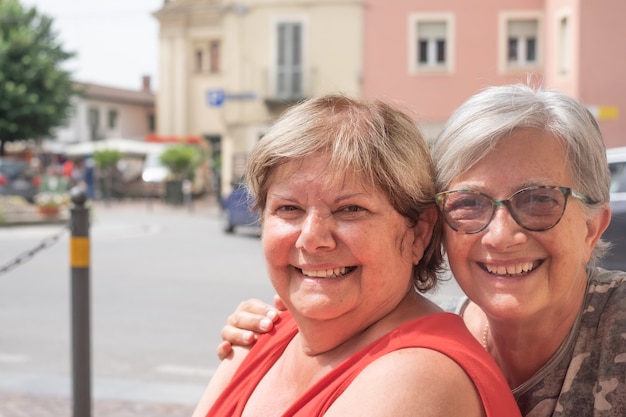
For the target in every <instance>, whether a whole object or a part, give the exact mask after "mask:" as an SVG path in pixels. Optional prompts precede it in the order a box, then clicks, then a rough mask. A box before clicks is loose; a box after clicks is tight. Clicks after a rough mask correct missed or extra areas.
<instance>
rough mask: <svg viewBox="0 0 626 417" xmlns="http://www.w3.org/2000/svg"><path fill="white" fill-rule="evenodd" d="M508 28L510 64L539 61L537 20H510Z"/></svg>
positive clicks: (527, 64)
mask: <svg viewBox="0 0 626 417" xmlns="http://www.w3.org/2000/svg"><path fill="white" fill-rule="evenodd" d="M508 26H509V28H508V31H507V32H508V62H509V65H510V66H529V65H534V64H536V63H537V21H535V20H517V21H510V22H509V25H508Z"/></svg>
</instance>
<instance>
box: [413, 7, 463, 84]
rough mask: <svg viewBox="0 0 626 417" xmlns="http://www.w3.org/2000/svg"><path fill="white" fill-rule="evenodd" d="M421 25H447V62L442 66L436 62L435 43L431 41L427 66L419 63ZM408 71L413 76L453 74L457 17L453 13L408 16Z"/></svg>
mask: <svg viewBox="0 0 626 417" xmlns="http://www.w3.org/2000/svg"><path fill="white" fill-rule="evenodd" d="M421 23H444V24H445V26H446V27H445V35H444V36H445V38H444V39H445V49H446V51H445V54H446V56H445V61H444V62H443V63H441V64H438V63H436V62H434V61H435V60H434V54H435V41H434V39H431V40H430V41H429V45H431V46H432V48H429V49H430V50H429V51H428V53H429V60H428V63H426V64H420V63H419V56H418V43H419V31H418V27H419V25H420V24H421ZM407 24H408V30H407V34H408V41H407V45H408V51H407V57H408V71H409V74H411V75H416V74H429V73H431V74H432V73H435V74H441V73H452V72H454V67H455V56H456V43H455V36H454V35H455V28H456V26H455V16H454V14H453V13H410V14H409V16H408V22H407Z"/></svg>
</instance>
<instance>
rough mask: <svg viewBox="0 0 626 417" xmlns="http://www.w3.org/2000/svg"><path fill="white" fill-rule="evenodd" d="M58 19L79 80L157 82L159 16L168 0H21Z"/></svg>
mask: <svg viewBox="0 0 626 417" xmlns="http://www.w3.org/2000/svg"><path fill="white" fill-rule="evenodd" d="M20 2H21V3H22V5H24V6H26V7H32V6H35V7H37V10H38V11H39V12H40V13H42V14H45V15H48V16H49V17H51V18H53V19H54V23H53V28H54V30H55V32H56V33H57V35H58V36H57V39H58V40H59V41H60V42H61V44H62V45H63V47H64V49H65V50H66V51H69V52H74V53H75V54H76V57H75V58H74V59H72V60H71V61H68V63H67V64H68V65H66V66H65V67H66V69H67V70H69V71H71V72H72V74H73V79H74V80H75V81H82V82H90V83H95V84H101V85H105V86H109V87H118V88H125V89H130V90H140V89H141V86H142V77H143V76H144V75H149V76H150V77H151V85H152V89H153V90H156V89H157V87H158V31H159V25H158V21H157V20H156V19H155V18H154V16H152V13H153V12H154V11H156V10H159V9H160V8H161V7H162V6H163V0H105V1H97V0H83V1H76V0H20Z"/></svg>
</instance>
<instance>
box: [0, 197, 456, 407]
mask: <svg viewBox="0 0 626 417" xmlns="http://www.w3.org/2000/svg"><path fill="white" fill-rule="evenodd" d="M62 227H63V226H59V225H40V226H25V227H19V228H17V227H16V228H3V229H0V253H1V254H2V256H0V267H2V266H3V265H5V264H6V263H8V262H10V261H11V260H12V259H14V258H15V257H16V256H18V255H20V254H22V253H24V252H26V251H29V250H31V249H32V248H33V247H35V246H36V245H37V244H39V243H40V242H41V241H42V239H45V238H47V237H49V236H51V235H54V234H56V233H59V231H60V230H62ZM90 240H91V268H90V280H91V335H92V341H91V358H92V388H93V389H92V391H93V398H94V399H114V400H124V401H134V402H148V403H149V402H158V403H164V404H186V405H194V404H195V403H196V402H197V400H198V398H199V397H200V395H201V393H202V390H203V389H204V387H205V386H206V384H207V382H208V381H209V379H210V377H211V375H212V372H213V370H214V369H215V367H216V366H217V365H218V359H217V356H216V354H215V347H216V346H217V344H218V343H219V341H220V340H221V339H220V334H219V332H220V329H221V328H222V326H223V324H224V322H225V320H226V317H227V316H228V314H230V312H232V311H233V310H234V308H235V307H236V306H237V304H238V302H239V301H241V300H244V299H246V298H250V297H257V298H261V299H263V300H265V301H268V302H269V301H271V299H272V295H273V294H274V291H273V290H272V288H271V285H270V283H269V280H268V279H267V278H266V273H265V267H264V262H263V257H262V253H261V247H260V241H259V239H258V237H257V236H255V235H254V234H246V233H245V232H244V233H242V232H238V233H236V234H233V235H227V234H224V233H223V232H222V230H221V223H220V212H219V209H218V207H217V206H216V204H215V203H211V202H210V201H209V202H207V201H202V202H198V203H196V204H195V205H194V207H193V210H188V209H187V208H185V207H172V206H166V205H162V204H153V205H151V206H149V205H147V204H146V202H142V201H136V202H113V203H111V204H110V205H106V204H104V203H101V202H98V203H96V204H95V206H94V210H93V217H92V226H91V229H90ZM68 249H69V232H67V233H65V234H63V236H62V237H61V238H60V239H59V241H58V242H57V243H56V244H54V245H53V246H51V247H49V248H46V249H43V250H41V251H40V252H38V253H37V254H36V255H35V256H34V257H33V258H32V259H31V260H29V261H28V262H25V263H24V264H23V265H21V266H19V267H17V268H16V269H13V270H11V271H9V272H7V273H5V274H4V275H0V293H1V294H2V295H1V298H0V300H1V301H0V302H1V305H0V328H2V332H0V394H1V393H6V392H10V393H26V394H35V395H46V396H59V397H69V396H71V380H72V379H71V378H72V369H71V363H72V362H71V323H70V318H71V305H70V300H71V298H70V295H71V294H70V293H71V289H70V266H69V255H68ZM459 295H460V291H459V290H458V287H456V285H455V284H454V283H453V282H449V283H446V284H445V285H444V286H443V287H442V289H441V290H440V291H439V292H438V294H437V296H436V298H439V299H441V300H448V299H450V298H456V297H458V296H459ZM448 304H450V303H449V302H448ZM447 307H450V305H448V306H447Z"/></svg>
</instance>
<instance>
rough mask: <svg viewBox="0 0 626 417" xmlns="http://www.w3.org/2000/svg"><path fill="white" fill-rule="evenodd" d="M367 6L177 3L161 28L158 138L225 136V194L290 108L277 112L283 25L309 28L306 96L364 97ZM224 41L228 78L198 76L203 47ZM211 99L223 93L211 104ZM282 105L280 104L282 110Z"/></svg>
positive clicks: (269, 0) (338, 0)
mask: <svg viewBox="0 0 626 417" xmlns="http://www.w3.org/2000/svg"><path fill="white" fill-rule="evenodd" d="M362 8H363V2H362V1H360V0H319V1H315V2H312V1H309V0H280V1H275V0H249V1H246V2H245V3H244V2H241V3H238V2H234V3H231V2H228V3H227V2H217V1H212V2H211V1H207V2H199V1H198V0H176V1H174V2H170V3H168V4H165V5H164V7H163V8H162V9H161V10H160V11H157V12H156V13H155V17H157V19H158V20H159V22H160V74H159V78H160V88H159V92H158V100H157V103H158V104H157V107H158V121H159V125H158V133H159V134H161V135H169V134H174V135H200V136H205V137H209V136H211V137H219V139H220V145H219V146H220V149H221V163H222V178H221V182H222V189H223V193H224V194H225V193H227V192H228V191H229V190H230V186H231V183H232V182H233V181H237V180H238V179H239V176H240V174H241V169H242V166H243V164H244V163H245V159H246V155H247V154H248V152H249V151H250V149H251V148H252V146H253V145H254V144H255V143H256V141H258V139H259V138H260V136H261V135H262V134H263V132H264V131H265V130H266V129H267V128H268V127H269V126H270V125H271V123H272V121H273V120H274V119H275V118H276V117H277V116H278V115H279V114H280V113H281V111H282V110H284V108H286V106H284V105H278V106H275V105H270V104H268V100H269V101H272V99H275V97H274V95H273V87H274V85H273V82H272V79H273V75H274V74H275V71H276V60H277V56H276V43H277V38H276V25H277V23H278V22H285V21H290V22H299V23H301V24H302V26H303V33H302V57H303V70H304V80H305V87H304V95H303V97H302V98H304V97H310V96H314V95H320V94H324V93H328V92H339V91H341V92H344V93H347V94H350V95H360V94H361V77H362V53H363V49H362V48H363V40H362V36H363V15H362ZM215 39H218V40H219V41H220V46H221V48H220V55H221V56H220V61H221V62H220V71H219V72H218V73H201V74H198V73H197V72H195V71H194V59H195V49H196V46H194V45H198V44H199V43H202V42H205V41H210V40H215ZM209 92H212V93H215V92H219V93H221V94H223V97H224V99H223V101H222V102H220V103H219V104H209V103H207V94H208V93H209ZM274 104H275V103H274Z"/></svg>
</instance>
